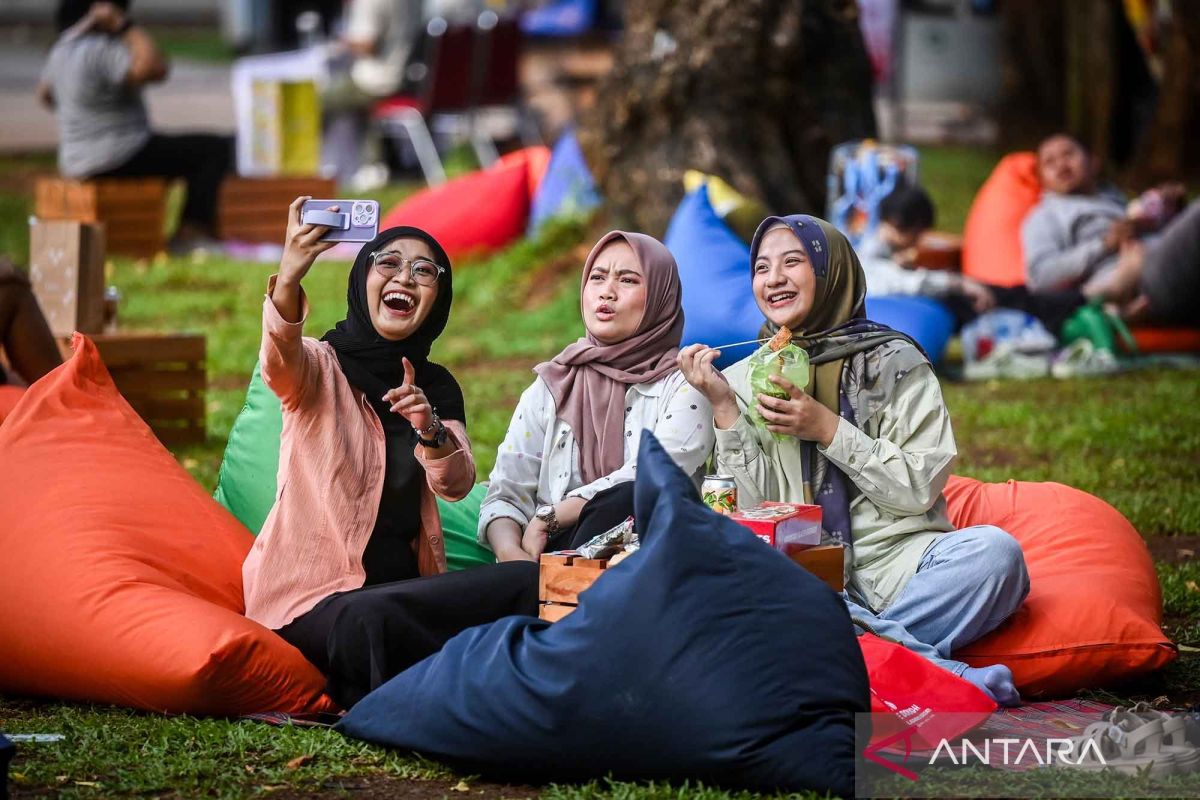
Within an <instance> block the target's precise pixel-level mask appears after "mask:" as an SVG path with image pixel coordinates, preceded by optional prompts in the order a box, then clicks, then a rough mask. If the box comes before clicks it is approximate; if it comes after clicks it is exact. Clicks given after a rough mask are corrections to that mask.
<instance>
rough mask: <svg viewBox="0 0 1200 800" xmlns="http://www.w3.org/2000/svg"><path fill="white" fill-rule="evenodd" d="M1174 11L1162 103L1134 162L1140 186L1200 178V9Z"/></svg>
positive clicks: (1160, 95)
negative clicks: (1198, 143) (1199, 144)
mask: <svg viewBox="0 0 1200 800" xmlns="http://www.w3.org/2000/svg"><path fill="white" fill-rule="evenodd" d="M1172 9H1173V11H1172V14H1173V18H1172V25H1171V30H1170V32H1169V33H1168V35H1167V37H1166V46H1165V48H1164V50H1165V52H1164V58H1163V77H1162V84H1161V86H1160V88H1159V93H1158V104H1157V107H1156V109H1155V113H1154V118H1153V119H1152V121H1151V122H1150V126H1149V130H1147V131H1146V135H1145V138H1144V146H1143V147H1142V148H1140V150H1139V152H1138V154H1137V159H1136V161H1135V162H1134V169H1133V176H1134V178H1135V179H1136V180H1137V181H1138V183H1139V184H1140V185H1149V184H1151V183H1155V182H1157V181H1164V180H1180V179H1183V178H1185V177H1194V176H1196V175H1197V174H1198V173H1200V148H1197V146H1196V144H1197V142H1200V5H1198V4H1196V3H1178V2H1177V3H1174V4H1173V6H1172Z"/></svg>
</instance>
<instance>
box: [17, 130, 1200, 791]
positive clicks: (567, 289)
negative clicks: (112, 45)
mask: <svg viewBox="0 0 1200 800" xmlns="http://www.w3.org/2000/svg"><path fill="white" fill-rule="evenodd" d="M923 155H924V159H923V163H922V179H923V181H924V183H925V184H926V185H927V186H928V187H929V188H930V190H931V191H932V193H933V194H934V197H935V200H936V201H937V203H938V206H939V209H940V220H939V227H942V228H945V229H949V230H955V229H960V228H961V225H962V222H963V219H964V218H965V213H966V209H967V206H968V205H969V202H970V199H971V197H972V196H973V194H974V192H975V190H976V189H977V188H978V186H979V184H980V183H981V182H982V180H983V178H984V177H986V174H987V172H988V170H989V169H990V167H991V165H992V164H993V163H994V160H995V155H994V154H990V153H986V152H980V151H977V150H970V149H958V148H941V149H936V150H929V151H926V152H925V153H924V154H923ZM50 165H51V162H49V161H47V160H45V159H39V160H34V161H32V162H30V161H29V160H22V161H13V160H7V161H5V160H0V254H7V255H10V256H12V257H13V258H15V259H16V260H17V261H18V262H20V263H24V262H25V261H26V260H27V247H28V237H27V234H26V232H25V227H24V220H25V217H26V215H27V214H28V210H29V200H28V195H27V187H28V176H29V175H30V174H31V173H32V172H34V171H38V170H41V171H44V170H45V169H46V168H47V167H48V166H50ZM401 193H402V191H400V192H392V193H391V194H390V196H389V197H385V198H383V199H384V200H385V201H387V200H390V199H391V198H393V197H395V196H398V195H399V194H401ZM594 233H595V231H589V230H588V228H587V226H586V225H585V224H584V223H582V222H578V221H576V222H570V221H568V222H564V223H562V224H558V225H555V226H553V227H551V228H550V229H549V230H547V231H546V232H545V234H544V235H543V236H541V237H540V238H539V239H538V240H537V241H533V242H523V243H520V244H517V245H515V246H513V247H512V248H510V249H509V250H507V251H505V252H503V253H501V254H498V255H496V256H494V257H492V258H490V259H487V260H480V261H476V262H473V263H469V264H461V265H456V273H455V274H456V287H455V289H456V292H455V294H456V299H455V300H456V302H455V310H454V315H453V318H452V320H451V324H450V327H449V328H448V330H447V332H446V334H445V335H444V336H443V337H442V339H441V340H440V341H439V342H438V344H437V346H436V348H435V351H434V357H435V358H436V359H438V360H440V361H441V362H443V363H445V364H446V365H447V366H449V367H451V368H452V369H453V370H454V371H455V374H456V375H457V376H458V377H459V380H460V381H461V382H462V383H463V385H464V387H465V389H466V394H467V401H468V416H469V418H470V428H471V433H472V438H473V441H474V444H475V448H476V457H477V460H478V462H479V468H480V473H481V475H484V474H486V473H487V471H488V470H490V468H491V466H492V463H493V461H494V456H495V448H496V446H497V445H498V443H499V441H500V439H501V437H502V436H503V432H504V429H505V427H506V425H507V422H508V417H509V415H510V414H511V410H512V408H513V407H514V405H515V403H516V399H517V397H518V395H519V394H520V392H521V390H522V389H523V388H524V387H525V386H526V385H527V384H528V383H529V381H530V380H531V378H532V374H531V373H530V367H531V366H532V365H533V364H534V363H536V362H537V361H539V360H541V359H544V358H546V357H548V356H550V355H552V354H553V353H554V352H556V351H557V350H558V349H559V348H560V347H562V346H563V345H564V344H566V343H567V342H569V341H571V340H573V339H574V338H575V337H576V336H578V335H579V334H580V332H581V330H582V326H581V323H580V322H579V319H578V308H577V302H578V270H579V268H580V266H581V264H582V261H583V257H584V256H585V255H586V252H587V249H588V241H587V238H588V237H589V236H590V235H591V234H594ZM272 271H273V267H272V266H271V265H262V264H251V263H245V262H235V261H230V260H227V259H224V258H209V259H207V260H203V261H191V260H183V259H168V260H166V261H164V262H162V263H153V264H146V263H140V264H139V263H134V262H131V261H128V260H122V259H115V260H114V261H113V262H112V263H111V266H110V274H109V282H110V283H113V284H115V285H117V286H118V287H119V288H120V290H121V294H122V301H121V308H120V321H121V325H122V326H123V327H125V328H127V329H144V330H157V331H199V332H203V333H205V334H206V335H207V337H208V352H209V357H208V372H209V392H208V430H209V434H208V441H207V442H206V443H205V444H203V445H197V446H193V447H188V448H181V449H179V450H177V451H176V455H177V456H178V457H179V459H180V462H181V463H182V464H183V465H184V466H185V467H186V468H187V469H188V470H189V471H190V472H191V473H192V474H193V475H194V476H195V477H196V479H197V480H198V481H200V482H201V483H202V484H203V485H204V486H205V487H206V488H209V489H211V488H213V486H214V484H215V481H216V475H217V469H218V467H219V464H220V459H221V454H222V452H223V449H224V447H225V443H226V440H227V436H228V433H229V429H230V427H231V426H232V424H233V420H234V418H235V417H236V415H237V413H238V411H239V410H240V408H241V405H242V401H243V398H244V394H245V387H246V383H247V381H248V379H249V375H250V371H251V369H252V367H253V365H254V361H255V358H256V353H257V348H258V338H259V331H260V313H261V304H262V298H263V290H264V287H265V284H266V278H267V276H268V275H269V274H271V272H272ZM345 276H346V264H345V263H337V262H329V263H321V264H319V265H318V266H316V267H315V268H314V269H313V271H312V273H311V274H310V276H309V278H308V279H307V281H306V284H305V285H306V290H307V292H308V294H309V297H310V300H311V304H312V316H311V318H310V321H309V327H308V331H309V332H310V333H311V334H313V335H319V334H320V333H321V332H323V331H324V330H326V329H327V328H328V327H330V326H331V325H332V324H333V323H334V322H336V321H337V320H338V319H340V318H341V315H342V313H343V311H344V309H345V288H346V277H345ZM943 388H944V392H945V395H946V401H947V403H948V404H949V406H950V409H951V412H952V415H953V418H954V421H955V430H956V435H957V439H958V444H959V450H960V460H959V465H958V468H957V471H958V473H959V474H963V475H971V476H974V477H978V478H981V479H985V480H1005V479H1008V478H1017V479H1022V480H1056V481H1061V482H1063V483H1068V484H1071V485H1074V486H1077V487H1079V488H1082V489H1085V490H1087V491H1089V492H1093V493H1095V494H1097V495H1099V496H1100V497H1103V498H1104V499H1105V500H1107V501H1109V502H1110V503H1112V504H1113V505H1114V506H1116V507H1117V508H1118V509H1119V510H1120V511H1121V512H1123V513H1124V514H1125V515H1126V516H1128V517H1129V518H1130V520H1132V521H1133V523H1134V525H1135V526H1137V528H1138V530H1140V531H1141V532H1142V533H1143V535H1145V536H1146V537H1147V538H1148V540H1149V541H1150V542H1151V544H1152V549H1153V551H1154V552H1155V554H1156V556H1157V557H1158V569H1159V573H1160V578H1161V579H1162V582H1163V588H1164V596H1165V604H1166V614H1167V625H1168V632H1169V634H1170V635H1171V636H1172V637H1173V638H1174V639H1175V640H1176V641H1178V642H1181V643H1185V644H1188V643H1190V644H1191V645H1193V646H1195V645H1200V588H1198V584H1200V561H1197V560H1195V559H1194V557H1192V556H1189V555H1188V553H1189V552H1193V551H1194V550H1195V549H1196V545H1197V543H1198V542H1200V491H1198V489H1200V382H1198V381H1197V375H1196V373H1195V372H1173V371H1168V370H1161V369H1160V370H1153V371H1145V372H1138V373H1134V374H1129V375H1125V376H1122V377H1118V378H1113V379H1106V380H1076V381H1063V382H1060V381H1050V380H1045V381H1034V382H1028V383H985V384H954V383H950V382H944V386H943ZM1112 691H1113V692H1115V694H1108V693H1100V694H1099V695H1098V696H1100V697H1102V698H1120V699H1121V700H1125V699H1131V698H1139V699H1153V698H1155V697H1157V696H1160V695H1166V696H1168V697H1170V698H1172V700H1174V701H1175V702H1191V703H1195V702H1200V658H1198V657H1197V653H1196V651H1194V650H1188V651H1186V652H1184V653H1183V654H1182V655H1181V657H1180V659H1179V660H1178V661H1177V662H1176V663H1175V664H1173V665H1172V666H1171V667H1169V668H1168V669H1167V670H1165V671H1164V672H1163V673H1162V674H1160V675H1157V676H1153V677H1152V678H1149V679H1146V680H1144V681H1141V682H1139V683H1138V684H1137V685H1133V686H1126V687H1118V688H1116V689H1113V690H1112ZM1114 702H1115V700H1114ZM0 730H6V731H8V732H10V733H34V732H54V733H62V734H64V735H65V736H66V738H65V739H64V740H63V741H61V742H57V743H47V744H29V745H23V746H21V750H20V752H19V753H18V756H17V759H16V761H15V762H14V765H13V771H14V773H15V774H14V786H13V788H14V790H15V791H16V793H17V796H26V795H46V794H62V795H63V796H68V797H74V796H77V797H101V796H105V797H107V796H114V795H116V796H120V795H138V796H168V797H173V796H189V797H190V796H213V797H238V796H244V795H248V794H258V793H268V792H269V793H271V794H272V795H273V796H277V797H291V796H298V795H299V794H305V793H325V794H330V795H334V794H337V795H342V794H346V795H351V796H358V797H385V796H396V795H405V796H420V797H424V796H443V795H445V796H454V794H456V793H457V792H461V793H462V794H464V795H465V794H467V793H468V792H469V793H470V794H472V795H475V794H480V793H482V794H485V795H487V796H489V797H500V796H507V797H526V796H532V795H534V794H537V793H540V794H541V796H542V797H547V798H564V800H565V799H566V798H592V797H618V798H638V800H657V798H663V799H664V800H665V799H666V798H668V797H672V798H673V797H681V796H687V797H689V798H704V799H705V800H707V799H708V798H710V797H711V798H714V800H715V798H721V799H722V800H727V799H728V798H730V797H731V795H730V794H729V793H726V792H721V791H717V790H711V789H704V788H703V787H697V786H688V787H678V786H675V787H669V786H662V785H652V786H635V785H632V784H623V783H608V782H601V783H595V784H590V785H587V786H583V787H576V786H570V787H564V786H551V787H541V788H538V789H534V788H531V787H503V786H497V785H495V784H487V783H483V782H479V781H476V780H474V779H472V778H471V777H470V776H460V775H455V774H453V773H452V772H451V771H449V770H448V769H446V768H444V767H442V766H441V765H438V764H434V763H431V762H429V761H426V760H423V759H420V758H417V757H414V756H411V755H407V754H397V753H390V752H387V751H385V750H383V749H380V748H376V747H371V746H368V745H364V744H361V743H358V742H354V741H349V740H346V739H344V738H342V737H341V736H340V735H338V734H334V733H331V732H329V731H320V730H318V731H314V730H304V729H275V728H270V727H268V726H265V725H258V724H251V723H244V722H235V721H228V720H221V719H194V718H190V717H177V718H164V717H160V716H155V715H146V714H139V713H135V712H130V711H126V710H122V709H114V708H109V707H91V706H83V705H77V704H63V703H53V702H41V701H35V700H27V699H21V698H11V697H10V698H3V697H0ZM464 780H465V783H462V784H460V781H464ZM1126 789H1127V790H1128V791H1134V787H1133V786H1132V785H1130V786H1127V787H1126ZM1053 791H1054V790H1053V787H1052V786H1051V785H1047V787H1046V792H1045V793H1046V794H1047V795H1052V794H1053ZM1117 791H1120V789H1117Z"/></svg>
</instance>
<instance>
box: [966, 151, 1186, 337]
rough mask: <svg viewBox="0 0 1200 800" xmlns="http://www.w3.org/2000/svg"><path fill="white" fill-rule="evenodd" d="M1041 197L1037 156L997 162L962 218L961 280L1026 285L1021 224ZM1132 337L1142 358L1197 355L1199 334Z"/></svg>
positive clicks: (1159, 331)
mask: <svg viewBox="0 0 1200 800" xmlns="http://www.w3.org/2000/svg"><path fill="white" fill-rule="evenodd" d="M1041 196H1042V186H1041V182H1040V181H1039V179H1038V174H1037V154H1036V153H1031V152H1019V153H1010V154H1009V155H1006V156H1005V157H1004V158H1002V159H1000V163H999V164H997V165H996V168H995V169H994V170H992V174H991V176H990V177H988V179H987V180H986V181H985V182H984V184H983V186H982V187H980V189H979V193H978V194H977V195H975V201H974V202H973V203H971V211H970V213H969V214H967V225H966V230H965V231H964V232H963V256H962V271H963V274H964V275H967V276H968V277H971V278H975V279H976V280H979V281H983V282H984V283H991V284H994V285H997V286H1020V285H1022V284H1024V283H1025V254H1024V251H1023V250H1022V249H1021V223H1022V222H1024V220H1025V217H1026V215H1028V214H1029V212H1030V211H1031V210H1033V207H1034V206H1035V205H1037V202H1038V200H1039V199H1040V198H1041ZM1132 332H1133V338H1134V340H1135V341H1137V344H1138V348H1139V349H1140V350H1141V351H1142V352H1146V353H1188V352H1200V329H1194V328H1156V327H1148V326H1142V327H1136V328H1134V329H1133V331H1132Z"/></svg>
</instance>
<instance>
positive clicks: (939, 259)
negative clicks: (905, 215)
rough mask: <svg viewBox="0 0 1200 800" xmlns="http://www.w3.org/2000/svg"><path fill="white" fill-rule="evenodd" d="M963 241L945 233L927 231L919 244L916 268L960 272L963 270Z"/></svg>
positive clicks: (954, 235)
mask: <svg viewBox="0 0 1200 800" xmlns="http://www.w3.org/2000/svg"><path fill="white" fill-rule="evenodd" d="M962 243H963V239H962V237H961V236H959V235H957V234H954V233H946V232H945V231H926V232H925V233H923V234H921V238H920V240H919V241H918V242H917V258H916V266H918V267H922V268H924V269H942V270H949V271H951V272H959V271H960V270H961V269H962V251H963V244H962Z"/></svg>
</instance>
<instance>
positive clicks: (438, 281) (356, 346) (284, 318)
mask: <svg viewBox="0 0 1200 800" xmlns="http://www.w3.org/2000/svg"><path fill="white" fill-rule="evenodd" d="M307 199H308V198H305V197H301V198H298V199H297V200H296V201H295V202H294V203H292V206H291V209H290V212H289V213H290V218H289V220H288V230H287V238H286V241H285V246H284V253H283V259H282V261H281V262H280V264H279V274H278V275H274V276H272V277H271V279H270V281H269V283H268V286H267V296H266V298H265V299H264V301H263V335H262V347H261V349H260V351H259V363H260V364H261V365H262V376H263V381H264V382H265V383H266V385H267V387H268V388H270V389H271V391H273V392H274V393H275V394H276V395H277V396H278V397H279V399H280V402H281V405H282V406H283V433H282V435H281V437H280V452H279V489H278V494H277V498H276V501H275V505H274V506H273V507H272V508H271V511H270V513H269V514H268V515H267V519H266V521H265V522H264V523H263V527H262V531H261V532H260V533H259V535H258V538H257V539H255V541H254V547H253V548H252V549H251V551H250V554H249V555H248V556H247V557H246V561H245V563H244V565H243V567H242V575H243V579H244V583H245V594H246V616H247V617H249V618H250V619H253V620H255V621H257V622H259V623H261V624H263V625H264V626H266V627H268V628H270V629H272V630H274V631H275V632H277V633H278V634H279V635H280V636H282V637H283V638H284V639H286V640H287V641H288V642H290V643H291V644H293V645H294V646H295V647H296V648H297V649H299V650H300V652H301V653H303V654H304V656H305V657H306V658H307V659H308V660H309V661H311V662H312V663H313V664H314V665H316V667H317V668H318V669H320V670H321V671H322V672H323V673H324V674H325V676H326V677H327V678H328V681H329V684H328V687H327V688H328V692H329V694H330V696H331V697H333V699H334V700H336V701H337V702H338V703H339V704H340V705H342V706H343V707H346V708H349V707H350V706H352V705H353V704H354V703H355V702H357V701H358V700H359V699H360V698H361V697H362V696H363V695H365V694H367V693H368V692H370V691H371V690H372V689H374V688H375V687H376V686H379V685H380V684H381V683H383V682H385V681H387V680H388V679H389V678H391V677H392V676H393V675H395V674H397V673H399V672H400V671H401V670H403V669H405V668H406V667H409V666H411V665H412V664H415V663H417V662H418V661H420V660H421V659H423V658H425V657H426V656H428V655H430V654H431V653H434V652H436V651H437V650H438V649H439V648H440V647H441V646H442V644H444V643H445V642H446V641H447V640H448V639H450V638H451V637H453V636H454V635H455V634H456V633H458V632H459V631H461V630H463V629H465V628H469V627H472V626H474V625H479V624H481V623H484V622H490V621H492V620H495V619H499V618H500V617H503V616H506V615H509V614H535V613H537V575H538V573H537V567H536V565H533V564H528V563H519V564H495V565H491V566H484V567H480V568H478V569H474V570H467V571H464V572H456V573H451V574H442V573H445V571H446V553H445V545H444V544H443V542H442V527H441V522H440V519H439V516H438V510H437V503H436V501H435V495H436V496H438V497H442V498H444V499H447V500H457V499H460V498H462V497H463V496H465V495H466V494H467V493H468V492H470V491H471V489H472V487H473V486H474V485H475V461H474V458H473V457H472V455H471V443H470V441H469V440H468V439H467V432H466V412H465V408H464V402H463V394H462V390H461V389H460V388H459V385H458V382H457V381H455V379H454V376H453V375H451V374H450V372H449V371H448V370H447V369H445V368H444V367H442V366H440V365H438V364H435V363H433V362H432V361H430V360H429V350H430V347H431V346H432V345H433V342H434V340H435V339H437V337H438V335H440V334H441V332H442V330H443V329H444V328H445V327H446V322H447V320H448V319H449V316H450V302H451V298H452V297H453V281H452V273H451V269H450V260H449V259H448V258H447V257H446V254H445V252H443V250H442V248H441V246H440V245H439V244H438V243H437V241H436V240H435V239H434V238H433V237H432V236H430V235H429V234H427V233H425V232H424V231H422V230H419V229H417V228H404V227H400V228H390V229H388V230H384V231H382V232H381V233H380V234H379V235H378V236H377V237H375V239H374V240H372V241H370V242H368V243H367V244H366V245H364V246H363V248H362V250H361V251H360V252H359V254H358V257H357V258H356V259H355V261H354V266H353V267H352V268H351V270H350V277H349V286H348V288H347V292H346V303H347V310H346V318H345V319H344V320H343V321H341V322H339V323H338V324H337V325H336V326H335V327H334V328H333V329H332V330H330V331H328V332H327V333H326V334H325V335H324V336H323V337H322V338H321V340H320V341H318V340H316V339H312V338H308V337H305V336H304V335H303V331H304V321H305V319H307V317H308V303H307V300H306V299H305V297H304V293H303V291H302V289H301V287H300V283H301V281H302V280H303V279H304V276H305V275H307V274H308V271H309V269H311V268H312V265H313V261H314V260H315V259H316V257H317V256H318V255H319V254H321V253H323V252H325V251H326V250H328V249H329V248H330V247H332V246H333V244H334V243H333V242H327V241H323V240H322V239H321V236H322V235H323V234H325V233H326V231H327V228H325V227H324V226H320V225H311V224H304V223H302V222H301V207H302V205H303V203H304V201H305V200H307ZM335 210H336V209H335Z"/></svg>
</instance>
